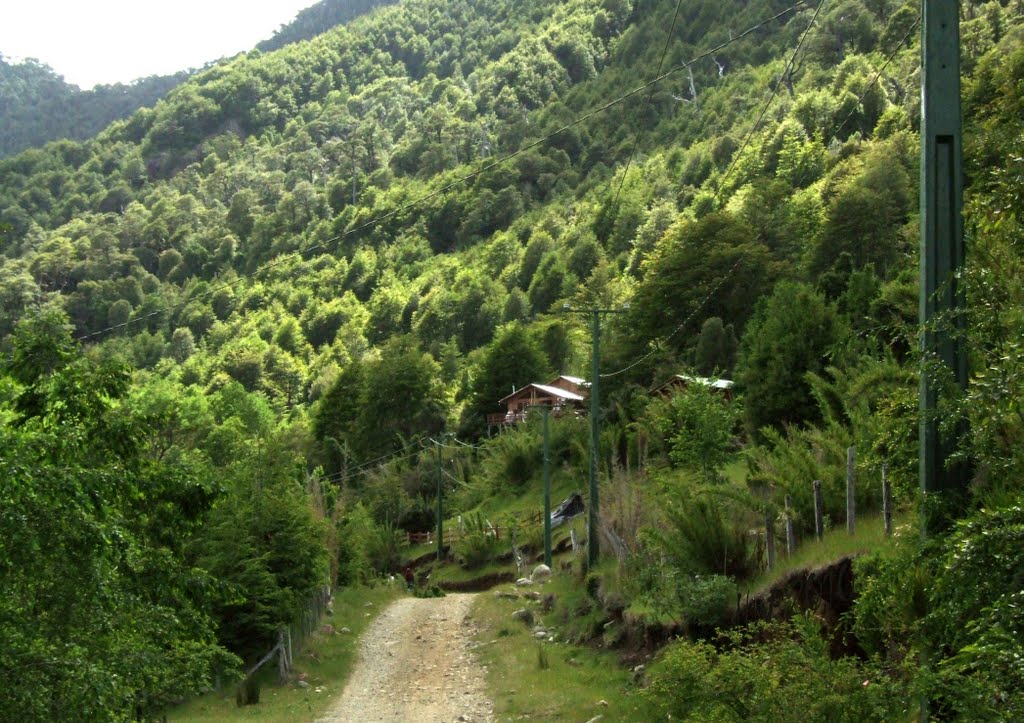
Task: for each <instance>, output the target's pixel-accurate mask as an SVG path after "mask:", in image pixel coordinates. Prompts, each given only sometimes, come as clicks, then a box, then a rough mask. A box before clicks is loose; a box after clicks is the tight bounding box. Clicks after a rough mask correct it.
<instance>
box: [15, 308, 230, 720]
mask: <svg viewBox="0 0 1024 723" xmlns="http://www.w3.org/2000/svg"><path fill="white" fill-rule="evenodd" d="M66 324H67V320H66V317H62V316H61V315H59V314H55V313H52V312H51V313H47V314H45V315H43V316H40V317H35V318H30V319H26V320H25V321H23V322H22V323H21V324H20V325H19V328H18V330H17V331H16V332H15V338H14V354H13V356H12V359H11V360H10V361H9V362H8V364H7V365H5V368H4V370H3V377H4V382H3V384H2V385H0V388H6V389H9V390H11V391H12V392H13V394H8V395H5V396H6V398H5V399H4V400H3V405H4V407H5V409H4V410H3V412H2V413H0V419H3V421H4V424H3V427H2V428H0V436H2V437H3V445H2V452H0V468H2V476H3V478H4V480H5V484H4V485H3V489H2V491H0V498H2V499H0V503H2V504H0V510H3V512H2V513H0V530H2V537H3V542H2V543H0V582H2V586H3V589H4V590H5V593H6V594H5V595H4V596H3V599H2V600H0V641H2V644H3V646H4V649H5V650H6V654H5V656H4V658H3V661H2V662H0V670H2V673H3V676H4V679H5V681H6V683H5V690H7V691H8V693H7V694H6V695H5V696H4V706H5V710H6V713H5V715H11V716H15V717H19V718H23V719H26V720H44V719H52V718H59V717H62V716H65V715H66V714H67V711H75V715H76V716H78V717H79V718H80V719H82V720H129V719H134V718H135V717H136V716H140V715H141V716H153V715H156V714H157V712H158V711H160V710H162V709H163V708H164V707H165V706H166V705H167V704H168V703H170V702H171V701H172V700H176V699H178V698H179V697H181V696H185V695H192V694H195V693H197V692H198V691H200V690H202V689H204V688H206V687H207V686H209V685H210V682H211V680H212V675H213V673H214V672H217V671H224V672H228V673H230V671H231V670H232V669H233V668H234V665H235V663H236V662H237V659H236V658H234V656H232V655H230V654H229V653H227V651H225V650H224V649H223V648H221V647H220V646H219V645H218V644H217V642H216V639H215V637H214V631H215V623H214V620H213V619H212V618H211V615H210V610H211V608H212V607H213V604H214V603H215V602H216V600H217V599H218V597H219V595H218V593H217V586H216V581H215V580H214V579H213V578H211V577H210V575H209V574H208V573H207V572H205V571H204V570H202V569H199V568H196V567H195V566H194V563H193V562H192V560H191V559H190V557H189V556H188V555H187V554H186V550H185V542H186V541H187V539H188V538H189V537H190V536H191V535H192V534H193V533H194V532H195V531H196V530H197V529H198V527H199V524H200V522H201V520H202V517H203V514H204V513H205V511H206V510H207V509H208V508H209V506H210V504H211V501H212V499H213V497H214V489H213V487H212V485H210V484H209V483H208V482H207V481H206V480H205V479H204V478H203V477H202V476H201V474H200V470H198V469H197V468H196V467H195V466H194V465H188V464H176V465H173V466H172V465H168V464H164V463H161V462H159V461H157V460H154V459H150V458H147V456H146V454H145V452H144V446H143V443H142V439H143V435H144V434H145V432H146V431H148V424H147V420H146V419H145V418H143V417H138V416H136V415H135V414H134V413H133V411H132V410H131V409H130V408H128V407H126V406H125V405H124V396H125V392H126V390H127V383H128V376H127V373H126V370H125V369H124V368H123V367H121V366H120V365H117V364H113V363H97V362H94V361H91V360H89V359H87V358H84V357H82V356H80V353H79V352H78V350H77V349H76V348H75V347H74V345H73V344H72V343H71V340H70V338H69V336H68V333H67V325H66Z"/></svg>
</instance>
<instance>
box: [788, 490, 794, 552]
mask: <svg viewBox="0 0 1024 723" xmlns="http://www.w3.org/2000/svg"><path fill="white" fill-rule="evenodd" d="M792 507H793V498H792V497H791V496H790V495H786V557H792V556H793V553H794V552H796V532H794V530H793V515H792V512H791V511H790V510H791V508H792Z"/></svg>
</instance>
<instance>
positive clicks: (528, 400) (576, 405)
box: [487, 376, 589, 429]
mask: <svg viewBox="0 0 1024 723" xmlns="http://www.w3.org/2000/svg"><path fill="white" fill-rule="evenodd" d="M588 391H589V385H588V384H587V382H586V381H584V380H583V379H581V378H579V377H570V376H559V377H556V378H555V379H553V380H552V381H551V382H549V383H548V384H538V383H536V382H534V383H531V384H527V385H526V386H525V387H523V388H521V389H517V390H515V391H514V392H512V393H511V394H509V395H508V396H507V397H504V398H502V399H500V400H499V401H498V404H499V405H500V406H501V407H502V408H503V409H504V410H505V411H503V412H497V413H495V414H488V415H487V428H488V429H490V428H491V427H495V426H498V427H501V426H504V425H507V424H515V423H517V422H521V421H523V420H524V419H526V414H527V412H529V410H530V408H531V407H540V406H547V407H551V408H552V409H553V410H554V412H555V413H556V414H557V413H564V412H565V411H567V410H571V411H572V412H573V413H579V412H582V411H585V409H586V405H585V402H586V400H587V396H588V394H587V393H588Z"/></svg>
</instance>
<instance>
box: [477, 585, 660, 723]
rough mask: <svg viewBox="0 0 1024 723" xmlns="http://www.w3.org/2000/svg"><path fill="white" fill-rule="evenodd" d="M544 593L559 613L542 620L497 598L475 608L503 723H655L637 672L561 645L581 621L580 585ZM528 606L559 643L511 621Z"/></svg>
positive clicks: (606, 656) (487, 597)
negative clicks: (569, 622)
mask: <svg viewBox="0 0 1024 723" xmlns="http://www.w3.org/2000/svg"><path fill="white" fill-rule="evenodd" d="M540 591H541V592H542V593H545V594H546V593H554V594H555V596H556V600H557V602H556V608H555V610H554V611H552V612H550V613H541V612H540V609H539V607H537V606H536V604H534V603H532V602H527V601H526V600H523V599H519V600H504V599H500V598H497V597H495V596H494V595H493V594H491V593H484V594H482V595H480V597H479V598H478V599H477V603H476V606H475V608H474V616H475V618H476V620H477V622H478V623H479V624H480V625H481V628H482V630H481V632H480V633H478V635H477V641H478V642H479V643H480V647H479V648H478V650H477V654H478V655H479V657H480V660H481V661H482V662H483V664H484V665H485V666H486V668H487V684H488V692H489V694H490V697H491V699H492V700H493V701H494V706H495V713H496V715H497V717H498V720H502V721H505V720H516V719H519V718H529V719H531V720H558V721H588V720H590V719H591V718H593V717H594V716H597V715H602V716H604V720H609V721H649V720H653V719H654V711H653V710H652V709H651V708H650V707H649V705H648V702H647V701H646V700H644V699H643V698H642V697H641V696H640V695H639V690H640V689H639V687H638V686H637V685H636V684H635V683H634V682H633V680H632V672H631V671H630V670H628V669H626V668H624V667H623V666H621V665H620V664H619V662H618V660H617V656H616V654H615V653H614V652H612V651H610V650H604V649H598V648H593V647H580V646H576V645H571V644H568V643H565V642H561V641H562V640H564V638H565V637H566V633H567V632H568V631H566V630H563V628H564V627H565V624H564V622H563V619H564V618H565V617H566V614H567V616H568V617H570V618H572V617H574V616H575V613H576V612H577V611H578V610H574V609H573V608H578V607H579V605H580V600H579V598H580V596H581V595H582V597H583V598H585V597H586V592H585V591H583V590H582V586H581V585H580V583H579V580H577V579H576V578H575V577H573V576H571V575H556V576H555V578H554V579H553V580H552V581H551V582H549V583H548V584H547V585H545V586H544V587H543V588H540ZM527 605H529V606H530V607H531V608H532V609H533V611H534V615H535V616H536V617H537V620H538V622H540V623H541V624H543V625H544V627H545V628H546V629H547V630H549V631H555V633H556V635H557V638H556V639H557V640H558V641H559V642H553V643H552V642H544V643H541V642H538V641H537V640H536V639H535V638H534V636H533V630H532V628H530V627H527V626H526V625H525V624H523V623H522V622H520V621H518V620H514V619H513V618H512V613H513V612H514V611H516V610H518V609H519V608H522V607H526V606H527ZM560 611H561V612H560Z"/></svg>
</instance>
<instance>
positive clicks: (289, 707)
mask: <svg viewBox="0 0 1024 723" xmlns="http://www.w3.org/2000/svg"><path fill="white" fill-rule="evenodd" d="M404 589H405V584H404V583H401V584H400V581H398V580H396V581H395V582H394V583H392V584H387V583H384V584H381V585H377V586H376V587H372V588H370V587H357V588H344V589H342V590H338V591H337V592H335V595H334V613H333V614H330V615H325V616H324V618H323V620H322V621H321V625H322V626H323V625H331V626H333V627H334V628H335V632H334V633H333V634H323V633H320V632H318V633H316V634H314V635H313V636H312V637H311V638H310V640H309V641H308V642H307V644H306V647H305V649H304V650H303V652H302V653H301V654H296V655H295V670H294V675H295V676H298V677H300V678H301V676H303V675H304V676H305V678H304V680H305V682H306V683H308V684H309V687H308V688H302V687H300V686H298V685H296V684H295V683H283V684H282V683H280V682H278V679H277V667H276V665H275V663H274V662H272V663H268V664H267V665H266V666H264V668H263V669H262V670H260V671H259V672H258V673H257V676H258V679H259V681H260V683H261V688H262V689H261V691H260V702H259V703H257V704H256V705H250V706H244V707H238V705H237V704H236V703H235V690H236V686H235V685H229V686H226V687H225V688H224V689H223V690H220V691H214V692H210V693H207V694H206V695H204V696H201V697H199V698H196V699H194V700H191V701H189V702H187V703H184V704H182V705H181V706H178V707H176V708H172V709H170V710H169V711H168V716H167V717H168V720H171V721H188V722H190V723H193V722H194V723H220V722H222V721H227V722H228V723H230V722H231V721H265V722H266V723H296V722H297V721H313V720H315V719H316V718H317V716H319V715H321V714H322V713H323V712H324V711H325V710H326V709H327V708H328V707H329V705H330V704H331V703H332V702H333V701H334V699H335V698H337V697H338V696H339V695H341V692H342V690H343V689H344V687H345V681H346V680H347V679H348V676H349V674H350V673H351V672H352V669H353V666H354V665H355V660H356V654H357V649H358V641H359V636H360V634H361V633H362V632H363V631H364V630H365V629H366V627H367V626H368V625H369V624H370V622H372V620H373V619H374V618H375V617H376V616H377V614H378V613H379V612H380V611H381V610H382V609H383V608H385V607H386V606H387V605H388V603H390V602H391V601H392V600H394V599H396V598H398V597H400V596H402V595H404V594H405V592H404ZM343 627H347V628H349V630H351V632H350V633H341V632H338V631H340V630H341V628H343Z"/></svg>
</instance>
